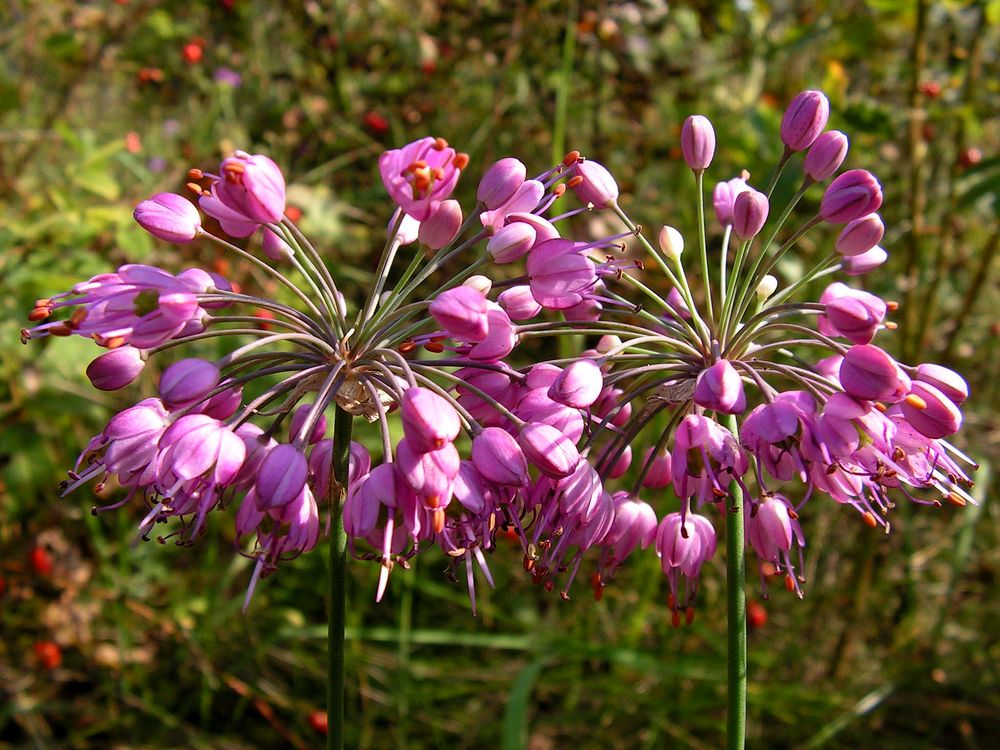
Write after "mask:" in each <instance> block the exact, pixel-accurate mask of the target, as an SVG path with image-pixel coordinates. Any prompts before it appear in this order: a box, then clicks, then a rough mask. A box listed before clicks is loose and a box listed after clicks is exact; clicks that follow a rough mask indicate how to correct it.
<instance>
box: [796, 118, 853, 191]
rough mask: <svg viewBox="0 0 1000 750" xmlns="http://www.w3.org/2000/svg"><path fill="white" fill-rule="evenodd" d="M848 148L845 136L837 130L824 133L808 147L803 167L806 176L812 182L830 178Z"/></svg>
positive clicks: (841, 162)
mask: <svg viewBox="0 0 1000 750" xmlns="http://www.w3.org/2000/svg"><path fill="white" fill-rule="evenodd" d="M848 147H849V144H848V141H847V136H846V135H844V134H843V133H841V132H840V131H839V130H828V131H826V132H825V133H823V134H822V135H820V137H819V138H817V139H816V142H815V143H813V145H812V146H810V147H809V153H807V154H806V159H805V165H804V167H803V169H804V171H805V173H806V175H807V176H808V177H809V179H811V180H813V181H814V182H822V181H823V180H825V179H827V178H829V177H832V176H833V175H834V173H835V172H836V171H837V170H838V169H840V165H841V164H843V163H844V159H846V158H847V149H848Z"/></svg>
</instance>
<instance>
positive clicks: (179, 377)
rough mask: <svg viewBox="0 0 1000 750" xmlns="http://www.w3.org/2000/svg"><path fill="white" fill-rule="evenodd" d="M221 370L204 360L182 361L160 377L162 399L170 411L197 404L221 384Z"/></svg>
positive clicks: (171, 366)
mask: <svg viewBox="0 0 1000 750" xmlns="http://www.w3.org/2000/svg"><path fill="white" fill-rule="evenodd" d="M219 377H220V374H219V368H218V367H216V366H215V364H213V363H212V362H209V361H208V360H204V359H196V358H191V359H182V360H181V361H180V362H175V363H174V364H172V365H170V367H168V368H167V369H166V370H164V371H163V374H162V375H161V376H160V398H161V399H162V400H163V403H164V405H165V406H166V407H167V408H168V409H170V410H172V411H173V410H176V409H180V408H183V407H185V406H190V405H191V404H194V403H197V402H198V401H200V400H201V399H202V398H204V397H205V396H207V395H208V393H209V391H211V390H212V389H213V388H215V386H216V385H218V384H219Z"/></svg>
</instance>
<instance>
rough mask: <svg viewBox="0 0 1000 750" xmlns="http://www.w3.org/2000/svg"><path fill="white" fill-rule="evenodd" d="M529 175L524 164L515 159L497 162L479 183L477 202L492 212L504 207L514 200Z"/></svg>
mask: <svg viewBox="0 0 1000 750" xmlns="http://www.w3.org/2000/svg"><path fill="white" fill-rule="evenodd" d="M527 173H528V170H527V168H526V167H525V166H524V164H522V163H521V162H520V160H518V159H515V158H513V157H507V158H506V159H501V160H500V161H498V162H495V163H494V164H492V165H491V166H490V168H489V169H487V170H486V172H485V173H484V174H483V179H482V180H480V181H479V188H478V189H477V190H476V200H478V201H479V202H480V203H483V204H484V205H485V206H486V208H488V209H490V210H492V209H494V208H498V207H500V206H502V205H503V204H504V203H506V202H507V201H509V200H510V199H511V198H513V197H514V193H516V192H517V189H518V188H519V187H521V185H523V184H524V178H525V176H526V175H527Z"/></svg>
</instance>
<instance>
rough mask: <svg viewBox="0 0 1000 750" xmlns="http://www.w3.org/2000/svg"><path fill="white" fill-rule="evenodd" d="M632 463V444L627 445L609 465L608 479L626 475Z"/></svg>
mask: <svg viewBox="0 0 1000 750" xmlns="http://www.w3.org/2000/svg"><path fill="white" fill-rule="evenodd" d="M631 465H632V446H631V445H626V446H625V450H623V451H622V452H621V454H620V455H619V456H618V458H616V459H615V462H614V463H613V464H611V466H609V467H608V479H618V478H619V477H623V476H625V472H626V471H628V467H629V466H631Z"/></svg>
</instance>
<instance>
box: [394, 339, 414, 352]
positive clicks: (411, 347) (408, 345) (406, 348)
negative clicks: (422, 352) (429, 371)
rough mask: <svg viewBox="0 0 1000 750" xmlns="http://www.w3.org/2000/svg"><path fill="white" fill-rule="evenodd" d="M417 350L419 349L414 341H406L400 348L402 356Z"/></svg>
mask: <svg viewBox="0 0 1000 750" xmlns="http://www.w3.org/2000/svg"><path fill="white" fill-rule="evenodd" d="M416 348H417V345H416V344H414V343H413V342H412V341H404V342H403V343H402V344H400V345H399V347H398V349H399V353H400V354H409V353H410V352H412V351H413V350H414V349H416Z"/></svg>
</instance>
